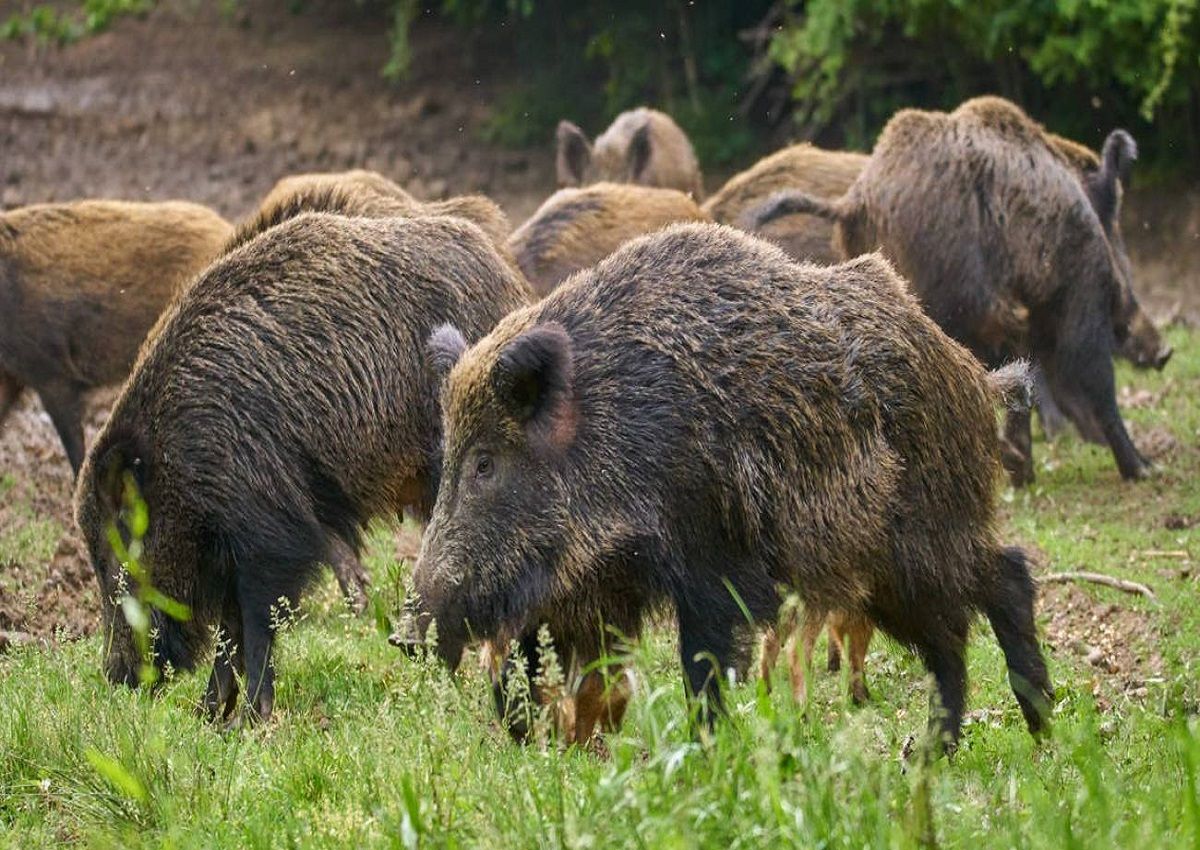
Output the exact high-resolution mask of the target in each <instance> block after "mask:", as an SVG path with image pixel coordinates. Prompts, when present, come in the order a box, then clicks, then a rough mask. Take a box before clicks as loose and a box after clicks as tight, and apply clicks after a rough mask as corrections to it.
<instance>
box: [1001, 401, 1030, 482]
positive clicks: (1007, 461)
mask: <svg viewBox="0 0 1200 850" xmlns="http://www.w3.org/2000/svg"><path fill="white" fill-rule="evenodd" d="M1000 461H1001V463H1002V464H1003V465H1004V471H1005V472H1007V473H1008V478H1009V481H1011V482H1012V485H1013V486H1014V487H1026V486H1028V485H1030V484H1032V483H1033V477H1034V476H1033V427H1032V422H1031V414H1030V412H1029V410H1027V409H1026V410H1009V411H1008V412H1007V413H1006V414H1005V417H1004V439H1003V440H1002V441H1001V450H1000Z"/></svg>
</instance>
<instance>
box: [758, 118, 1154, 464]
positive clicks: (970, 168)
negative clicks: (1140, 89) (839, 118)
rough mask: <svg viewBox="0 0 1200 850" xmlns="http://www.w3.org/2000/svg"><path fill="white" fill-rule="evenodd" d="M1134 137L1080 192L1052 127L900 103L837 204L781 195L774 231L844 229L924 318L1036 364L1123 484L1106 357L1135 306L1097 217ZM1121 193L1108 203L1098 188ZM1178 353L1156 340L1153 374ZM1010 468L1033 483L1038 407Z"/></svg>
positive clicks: (1009, 456) (1014, 442)
mask: <svg viewBox="0 0 1200 850" xmlns="http://www.w3.org/2000/svg"><path fill="white" fill-rule="evenodd" d="M1131 142H1132V140H1131V139H1129V138H1128V134H1126V133H1124V131H1119V130H1118V131H1114V133H1112V134H1110V136H1109V139H1108V141H1106V142H1105V146H1104V147H1105V151H1104V156H1103V158H1102V165H1101V170H1100V172H1097V174H1096V175H1094V177H1095V179H1094V182H1089V183H1088V184H1087V185H1085V183H1084V182H1083V181H1081V180H1080V174H1079V172H1078V170H1077V169H1076V168H1075V167H1074V166H1073V165H1072V164H1071V162H1070V161H1069V160H1068V158H1067V157H1066V156H1064V155H1063V154H1062V153H1061V152H1060V150H1059V147H1058V146H1056V145H1055V144H1054V142H1053V141H1052V140H1050V139H1048V138H1047V136H1046V134H1045V131H1044V130H1043V128H1042V127H1041V126H1040V125H1038V124H1037V123H1036V122H1034V121H1031V120H1030V119H1029V118H1028V117H1027V116H1026V115H1025V114H1024V113H1023V112H1022V111H1021V110H1020V109H1019V108H1017V107H1016V106H1014V105H1013V104H1011V103H1008V102H1007V101H1004V100H1001V99H999V98H979V99H977V100H973V101H968V102H967V103H965V104H963V105H962V106H960V107H959V108H958V109H957V110H955V111H954V112H953V113H949V114H947V113H934V112H922V111H918V110H911V109H910V110H903V111H901V112H899V113H897V114H896V115H895V116H894V117H893V118H892V120H891V121H890V122H889V123H888V125H887V127H886V128H885V129H884V131H883V133H882V134H881V135H880V137H879V141H878V143H877V144H876V146H875V150H874V152H873V153H872V156H871V161H870V162H869V163H868V165H867V167H866V169H865V170H864V171H863V173H862V174H861V175H859V178H858V179H857V180H856V181H855V183H854V185H853V186H851V188H850V190H849V191H848V192H847V193H846V195H844V196H843V197H841V198H839V199H836V200H834V201H828V200H826V199H823V198H816V197H813V196H811V195H807V194H805V193H802V192H783V193H779V194H778V195H777V196H776V197H775V198H773V199H772V200H771V201H768V202H767V203H766V204H765V205H764V206H763V207H762V208H760V209H759V210H758V211H756V212H755V213H754V214H753V217H754V218H755V220H756V221H758V222H760V223H765V222H767V221H770V220H772V219H773V218H775V217H777V216H778V215H780V214H783V213H792V212H807V213H813V214H817V215H821V216H824V217H826V218H829V219H830V220H832V221H836V222H837V233H838V236H837V238H838V240H839V243H840V246H841V250H842V252H843V254H844V255H846V256H855V255H857V254H859V253H862V252H864V251H869V250H874V249H876V248H877V247H881V248H882V250H883V251H884V252H885V253H886V254H887V255H888V256H889V257H890V258H891V259H893V261H894V262H896V263H897V265H898V266H899V268H900V269H901V270H902V271H903V272H904V273H905V275H906V276H907V277H908V279H909V281H910V283H911V284H912V286H913V287H914V291H915V292H916V293H917V295H918V297H920V299H921V300H922V302H923V304H924V306H925V309H926V310H927V311H928V312H929V314H930V315H931V316H933V318H934V319H935V320H936V321H937V322H938V323H939V324H940V325H941V326H942V327H943V328H944V329H945V330H946V331H947V332H948V333H950V335H951V336H953V337H955V338H956V339H958V340H960V341H962V342H963V343H964V344H966V345H967V346H968V347H969V348H970V349H971V350H972V351H973V352H974V353H975V354H976V356H977V357H979V358H980V359H981V360H983V362H985V363H987V364H990V365H996V364H998V363H1002V362H1004V361H1006V360H1009V359H1012V358H1013V357H1016V356H1023V355H1024V356H1029V357H1031V358H1032V360H1033V361H1034V363H1035V365H1036V366H1038V368H1039V369H1040V370H1041V372H1042V375H1043V376H1044V378H1045V380H1046V382H1047V384H1048V386H1049V388H1050V394H1051V395H1052V396H1053V398H1054V400H1055V401H1056V402H1058V403H1059V404H1061V405H1062V406H1063V408H1064V410H1065V412H1066V413H1067V415H1068V416H1069V417H1070V418H1071V420H1072V421H1074V422H1076V423H1077V424H1079V425H1080V428H1081V431H1083V432H1084V433H1088V432H1091V433H1097V434H1103V436H1104V438H1105V440H1106V442H1107V443H1108V444H1109V446H1110V448H1111V449H1112V451H1113V454H1114V456H1115V458H1116V460H1117V465H1118V467H1119V469H1120V471H1121V475H1122V476H1123V477H1125V478H1138V477H1141V476H1143V475H1144V474H1145V473H1146V469H1147V465H1146V462H1145V460H1144V459H1143V458H1142V457H1141V455H1140V454H1138V452H1137V449H1136V448H1135V447H1134V445H1133V442H1132V441H1131V440H1130V439H1129V434H1128V432H1127V431H1126V429H1125V424H1124V422H1123V421H1122V419H1121V415H1120V411H1119V409H1118V407H1117V402H1116V393H1115V388H1114V383H1113V367H1112V356H1113V354H1114V353H1116V352H1117V351H1118V350H1119V349H1120V347H1121V344H1122V343H1123V341H1124V339H1125V338H1126V337H1127V336H1128V334H1129V333H1130V331H1131V329H1132V328H1133V327H1135V326H1136V325H1137V324H1138V321H1137V319H1138V316H1139V314H1140V313H1141V311H1140V309H1139V307H1138V304H1137V299H1136V298H1135V297H1134V295H1133V291H1132V287H1131V284H1130V281H1129V279H1128V274H1127V271H1128V268H1127V265H1126V264H1125V263H1123V262H1122V260H1121V258H1120V257H1119V256H1118V252H1117V251H1116V250H1114V247H1113V242H1112V241H1111V240H1110V238H1109V229H1108V228H1106V227H1105V225H1104V222H1103V221H1102V219H1104V218H1105V216H1106V215H1108V216H1109V217H1112V216H1113V215H1115V211H1111V207H1110V206H1109V205H1108V203H1107V202H1108V201H1111V202H1112V203H1113V204H1115V203H1116V201H1117V200H1119V185H1118V184H1119V181H1118V178H1117V176H1116V174H1115V172H1117V171H1118V170H1119V169H1120V167H1121V163H1122V160H1124V159H1126V158H1127V151H1128V148H1129V144H1130V143H1131ZM1111 187H1117V188H1118V194H1116V195H1114V196H1112V197H1109V198H1106V197H1103V196H1098V195H1097V194H1096V193H1095V192H1094V191H1093V190H1095V189H1096V188H1099V189H1101V190H1107V189H1108V188H1111ZM1169 356H1170V349H1169V348H1168V347H1166V346H1163V347H1162V348H1161V349H1160V350H1159V351H1157V352H1155V354H1154V356H1153V360H1154V361H1155V365H1162V363H1165V361H1166V359H1167V358H1168V357H1169ZM1006 436H1007V444H1008V446H1009V447H1012V449H1013V450H1012V451H1009V452H1007V453H1006V462H1007V465H1008V468H1009V472H1010V475H1011V477H1012V479H1013V482H1014V483H1016V484H1024V483H1027V482H1029V481H1030V480H1032V478H1033V460H1032V455H1031V452H1029V450H1028V447H1029V446H1030V445H1031V440H1030V436H1029V414H1028V412H1025V413H1023V414H1019V413H1015V412H1012V413H1010V415H1009V421H1008V425H1007V428H1006Z"/></svg>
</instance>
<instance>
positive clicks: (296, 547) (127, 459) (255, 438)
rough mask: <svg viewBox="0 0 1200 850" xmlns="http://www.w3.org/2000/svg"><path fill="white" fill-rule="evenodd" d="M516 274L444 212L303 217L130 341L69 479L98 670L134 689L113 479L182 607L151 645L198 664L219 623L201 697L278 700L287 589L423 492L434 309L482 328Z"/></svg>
mask: <svg viewBox="0 0 1200 850" xmlns="http://www.w3.org/2000/svg"><path fill="white" fill-rule="evenodd" d="M531 299H532V293H531V292H530V290H529V288H528V284H526V283H525V281H524V280H522V279H521V278H520V276H519V275H517V274H516V273H515V272H514V271H513V270H512V268H511V267H510V266H509V265H508V264H507V263H506V262H504V261H503V260H502V258H501V257H500V256H499V254H498V253H497V252H496V250H495V249H494V247H493V246H492V244H491V242H490V240H488V238H487V237H486V236H485V235H484V233H483V232H482V231H481V230H480V229H479V228H477V227H476V226H475V225H473V224H470V223H469V222H466V221H464V220H462V219H458V218H449V217H428V218H411V219H405V218H385V219H367V218H348V217H345V216H338V215H329V214H314V213H309V214H305V215H301V216H298V217H295V218H292V219H290V220H288V221H285V222H283V223H282V224H280V225H278V226H276V227H273V228H271V229H270V230H268V231H266V232H265V233H263V234H262V235H260V236H259V237H257V238H255V239H252V240H250V241H249V242H247V243H246V244H244V245H243V246H241V247H240V248H237V249H235V250H234V251H232V252H230V253H228V254H226V255H224V256H223V257H222V258H221V259H220V260H218V261H217V262H216V263H214V264H213V265H212V266H211V267H209V269H208V270H207V271H206V272H205V273H204V275H202V276H201V277H200V278H199V279H198V280H196V281H195V282H194V283H193V284H192V285H191V286H190V287H189V288H188V289H187V290H186V291H185V292H184V293H182V294H181V296H180V297H179V298H178V299H177V300H176V301H175V302H174V303H173V304H172V305H171V307H170V308H169V309H168V311H167V312H166V313H165V314H164V316H163V318H162V320H161V322H160V323H159V326H158V328H157V329H156V333H155V334H154V336H153V338H152V341H151V343H150V344H149V345H147V346H146V348H145V349H144V350H143V351H142V353H141V355H140V356H139V359H138V362H137V365H136V366H135V368H134V370H133V374H132V375H131V376H130V378H129V381H128V382H127V383H126V385H125V387H124V389H123V391H122V393H121V396H120V398H119V399H118V400H117V403H116V406H115V407H114V409H113V412H112V416H111V417H110V418H109V420H108V422H107V424H106V425H105V426H104V429H103V431H102V432H101V433H100V435H99V437H98V438H97V440H96V442H95V445H93V447H92V449H91V451H90V452H89V454H88V457H87V460H86V462H85V464H84V467H83V470H82V472H81V474H80V477H79V483H78V487H77V492H76V500H75V501H76V507H75V511H76V519H77V522H78V524H79V528H80V530H81V531H82V533H83V536H84V539H85V541H86V542H87V546H88V550H89V553H90V555H91V559H92V563H93V566H94V567H95V570H96V574H97V577H98V579H99V584H100V595H101V600H102V607H103V612H104V627H105V632H106V637H107V640H106V646H107V652H106V671H107V674H108V677H109V679H110V680H112V681H113V682H114V683H117V682H125V683H128V684H136V680H137V675H136V671H137V670H138V666H139V664H140V659H139V658H138V657H137V652H136V650H135V642H134V640H133V639H132V635H131V630H130V628H129V626H128V624H127V623H126V622H125V619H124V618H123V617H122V616H121V613H120V611H121V609H120V607H119V606H117V605H114V595H115V594H116V593H118V588H120V587H121V586H122V584H123V583H124V584H126V585H128V584H129V583H130V582H132V581H133V580H132V579H131V577H130V576H129V575H128V574H127V572H126V571H125V570H124V569H123V568H122V567H121V566H120V565H119V564H117V563H115V559H114V558H113V554H112V552H111V550H110V547H109V543H108V541H107V538H106V533H107V529H109V528H110V527H112V526H113V525H114V524H115V525H116V527H117V529H118V530H119V531H120V532H121V533H122V535H123V536H126V537H128V536H129V534H130V529H129V528H128V527H127V524H126V520H125V517H124V514H123V513H122V510H121V506H122V497H123V494H122V491H123V489H124V486H125V485H124V482H126V481H132V482H134V484H135V485H136V487H137V489H138V490H139V491H140V494H141V497H142V499H144V501H145V503H146V506H147V508H148V511H149V528H148V531H147V532H146V535H145V539H144V540H143V543H142V545H143V551H144V554H143V561H144V566H145V567H146V568H147V569H148V571H149V573H150V576H151V580H152V582H153V584H154V586H155V587H156V588H157V589H158V590H159V591H161V592H162V593H165V594H166V595H168V596H170V597H172V598H174V599H177V600H179V601H181V602H183V603H184V604H186V605H187V606H189V607H190V609H191V617H190V619H187V620H185V621H183V622H179V621H176V620H173V619H170V618H168V617H164V616H162V615H161V614H160V613H159V612H157V611H156V612H154V616H153V620H152V625H153V627H154V645H153V650H154V661H155V663H156V664H157V665H158V666H159V667H160V668H161V667H164V666H165V665H167V664H169V665H171V666H172V667H173V668H174V669H176V670H189V669H192V668H193V667H194V665H195V664H196V662H197V660H198V659H199V658H200V656H201V654H202V653H203V652H204V651H205V650H206V649H207V648H208V647H209V646H210V645H211V643H212V628H213V627H215V626H220V629H221V631H222V633H223V635H224V637H225V641H224V642H223V643H221V644H220V645H219V647H218V653H217V657H216V659H215V661H214V666H213V672H212V676H211V677H210V680H209V684H208V689H207V692H206V694H205V698H204V707H205V709H206V711H207V712H208V713H209V715H210V716H214V717H215V716H216V715H217V714H218V713H220V715H221V716H222V717H228V716H229V715H230V714H231V712H232V711H233V709H234V707H235V705H236V702H237V696H238V679H237V678H236V677H235V675H234V672H235V670H237V671H244V672H245V685H246V690H247V693H246V698H247V702H248V709H247V715H248V716H249V717H250V718H252V719H253V718H265V717H267V716H268V715H270V713H271V709H272V706H273V703H274V672H273V670H272V667H271V663H270V655H271V647H272V643H273V640H274V633H275V626H276V623H275V619H274V618H273V616H272V608H273V606H276V605H277V604H279V603H280V600H285V601H286V602H287V603H288V604H290V605H295V604H297V603H298V600H299V597H300V595H301V593H302V592H303V590H304V588H305V587H306V585H308V584H309V583H310V582H311V581H312V580H313V578H314V577H315V575H316V574H317V570H318V567H319V565H320V564H322V563H329V562H330V560H331V559H332V558H334V557H335V556H336V554H337V552H338V549H339V547H340V548H344V549H348V550H351V551H353V552H357V551H358V548H359V544H360V536H361V530H362V528H363V525H364V524H365V523H366V522H367V521H368V520H369V519H370V518H372V517H375V516H380V515H389V514H390V515H396V514H398V513H400V512H401V511H403V510H406V509H407V510H410V511H412V512H413V513H415V514H416V516H417V517H418V518H420V517H424V516H426V515H427V514H428V512H429V510H430V508H431V507H432V504H433V497H434V491H435V489H436V486H437V478H438V470H439V463H438V454H439V449H438V446H439V442H440V437H439V424H440V420H439V417H438V415H437V401H436V392H437V385H436V383H435V376H433V375H432V374H431V373H430V371H429V370H428V369H427V368H426V367H425V365H424V344H425V339H426V338H427V337H428V336H429V334H430V331H431V330H432V329H433V328H434V327H436V326H438V325H439V324H441V323H443V322H448V321H449V322H455V323H462V325H463V327H464V328H465V331H464V332H465V333H466V334H467V335H468V336H469V337H479V336H482V335H483V334H484V333H485V332H486V331H488V330H490V329H491V327H492V326H493V325H494V324H495V323H496V322H497V321H498V320H499V319H500V318H501V317H502V316H504V315H505V314H506V313H508V312H509V311H511V310H513V309H514V308H516V307H518V306H521V305H524V304H526V303H528V302H529V301H530V300H531Z"/></svg>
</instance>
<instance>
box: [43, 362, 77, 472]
mask: <svg viewBox="0 0 1200 850" xmlns="http://www.w3.org/2000/svg"><path fill="white" fill-rule="evenodd" d="M37 389H38V396H39V397H40V398H41V400H42V407H44V408H46V413H48V414H50V421H51V422H53V423H54V430H56V431H58V436H59V439H61V440H62V444H63V449H64V450H65V451H66V453H67V460H69V461H70V462H71V471H72V472H74V473H75V474H76V475H78V474H79V467H81V466H83V401H82V399H81V397H80V395H81V394H80V390H79V389H78V388H76V387H72V386H68V385H66V384H52V385H50V386H46V387H38V388H37Z"/></svg>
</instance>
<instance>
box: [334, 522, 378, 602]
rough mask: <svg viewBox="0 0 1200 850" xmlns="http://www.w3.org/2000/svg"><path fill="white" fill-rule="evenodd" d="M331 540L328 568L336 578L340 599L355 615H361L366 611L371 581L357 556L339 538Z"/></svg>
mask: <svg viewBox="0 0 1200 850" xmlns="http://www.w3.org/2000/svg"><path fill="white" fill-rule="evenodd" d="M331 540H332V543H331V544H330V547H329V562H330V563H329V566H330V567H332V568H333V574H334V575H335V576H337V581H338V587H340V588H341V590H342V598H343V599H345V600H346V604H347V605H349V606H350V609H351V610H352V611H353V612H354V613H355V614H361V613H362V612H363V611H366V610H367V588H368V587H370V586H371V581H370V579H368V578H367V572H366V570H364V569H363V565H362V561H360V560H359V559H358V555H356V554H355V553H354V551H353V550H351V548H350V547H349V546H347V545H346V544H345V543H343V542H342V540H341V538H338V537H332V538H331Z"/></svg>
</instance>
